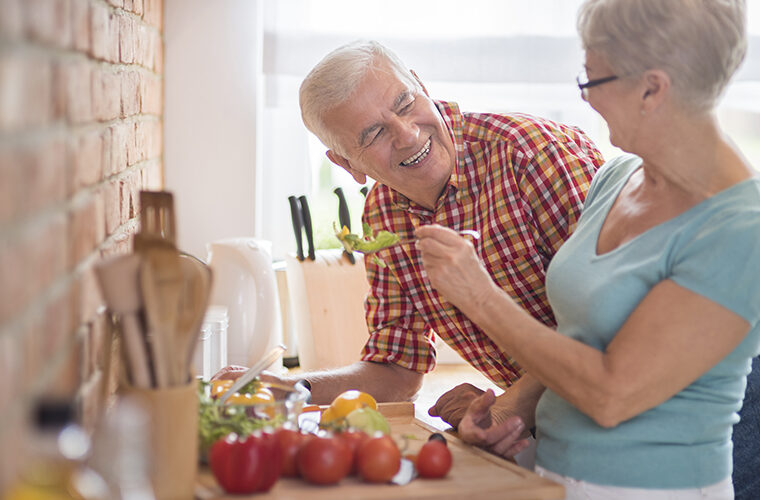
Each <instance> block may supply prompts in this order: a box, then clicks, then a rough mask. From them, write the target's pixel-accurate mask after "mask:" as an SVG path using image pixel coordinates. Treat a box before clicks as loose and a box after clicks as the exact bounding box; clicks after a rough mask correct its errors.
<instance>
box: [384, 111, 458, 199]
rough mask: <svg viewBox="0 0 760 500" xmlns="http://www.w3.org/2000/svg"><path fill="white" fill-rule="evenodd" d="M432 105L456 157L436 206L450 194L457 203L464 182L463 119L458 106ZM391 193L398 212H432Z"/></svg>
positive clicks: (399, 194) (395, 193) (393, 192)
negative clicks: (449, 139) (443, 126)
mask: <svg viewBox="0 0 760 500" xmlns="http://www.w3.org/2000/svg"><path fill="white" fill-rule="evenodd" d="M433 103H434V104H435V105H436V107H437V108H438V112H439V113H441V117H443V122H444V123H445V124H446V129H447V130H448V131H449V137H450V138H451V140H452V141H453V142H454V149H455V151H456V155H457V157H456V163H455V165H454V169H453V171H452V172H451V177H450V178H449V182H448V184H447V185H446V188H445V189H444V190H443V193H442V194H441V196H440V197H439V198H438V203H437V204H436V205H438V204H440V203H441V200H445V199H446V198H448V197H449V196H451V194H452V193H455V195H456V199H457V201H459V200H460V198H461V196H463V195H462V194H461V193H460V192H459V186H460V184H462V182H464V179H463V176H464V172H463V169H462V165H463V164H464V150H465V148H464V137H463V136H464V134H463V132H462V130H463V126H464V117H463V116H462V113H461V112H460V111H459V105H457V104H456V103H454V102H445V101H435V100H434V101H433ZM460 179H461V180H460ZM391 193H392V198H391V203H392V204H393V205H394V206H395V207H396V208H398V209H400V210H409V211H411V212H412V213H420V214H429V213H431V212H432V211H431V210H428V209H427V208H425V207H423V206H420V205H418V204H417V203H415V202H414V201H413V200H410V199H409V198H407V197H406V196H404V195H403V194H401V193H399V192H398V191H396V190H391Z"/></svg>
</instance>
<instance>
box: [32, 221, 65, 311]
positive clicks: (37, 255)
mask: <svg viewBox="0 0 760 500" xmlns="http://www.w3.org/2000/svg"><path fill="white" fill-rule="evenodd" d="M66 229H67V226H66V217H65V216H64V215H63V214H57V215H55V216H53V217H52V218H51V219H50V220H49V221H47V222H46V223H45V224H43V225H41V226H40V227H39V228H38V229H35V230H34V231H31V233H30V234H29V239H28V241H27V250H26V256H25V259H26V261H27V266H28V268H27V280H28V282H27V286H29V287H30V291H31V294H32V296H35V297H36V296H38V295H40V294H41V293H42V292H43V291H44V290H46V289H48V288H49V287H50V286H51V285H52V284H53V283H54V282H55V281H56V280H57V279H58V278H60V277H61V276H63V275H64V274H65V272H66V264H67V262H66V261H67V258H66Z"/></svg>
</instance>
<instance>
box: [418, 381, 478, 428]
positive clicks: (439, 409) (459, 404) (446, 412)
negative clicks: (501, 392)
mask: <svg viewBox="0 0 760 500" xmlns="http://www.w3.org/2000/svg"><path fill="white" fill-rule="evenodd" d="M481 394H483V390H482V389H479V388H477V387H475V386H474V385H472V384H467V383H464V384H459V385H458V386H456V387H454V388H453V389H451V390H449V391H447V392H446V393H444V394H443V395H442V396H441V397H440V398H438V401H436V402H435V404H434V405H433V406H432V407H430V409H428V415H430V416H431V417H440V418H441V420H443V421H444V422H446V423H448V424H449V425H450V426H452V427H458V426H459V422H461V421H462V417H464V414H465V413H466V412H467V408H469V406H470V403H472V400H473V399H475V398H476V397H478V396H480V395H481Z"/></svg>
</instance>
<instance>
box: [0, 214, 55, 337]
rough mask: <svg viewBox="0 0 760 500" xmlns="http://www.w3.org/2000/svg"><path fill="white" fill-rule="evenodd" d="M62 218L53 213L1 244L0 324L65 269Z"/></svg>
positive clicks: (26, 305)
mask: <svg viewBox="0 0 760 500" xmlns="http://www.w3.org/2000/svg"><path fill="white" fill-rule="evenodd" d="M65 238H66V227H65V218H64V217H63V216H62V215H61V216H55V217H53V218H51V219H50V220H49V221H47V222H44V223H36V224H34V225H32V226H28V227H26V228H24V229H22V230H21V231H20V232H19V233H18V234H17V235H16V236H15V237H13V238H9V239H6V240H4V241H3V242H2V243H0V276H2V277H3V279H2V286H1V287H0V324H2V323H4V322H6V321H8V320H10V319H11V318H12V317H14V316H16V315H18V314H20V313H21V312H22V311H23V310H24V309H26V308H27V307H28V306H29V304H30V303H31V301H32V300H33V298H34V297H35V296H37V295H39V294H40V293H42V292H43V291H44V290H45V289H47V288H48V287H49V286H50V285H51V284H52V283H53V281H54V280H55V279H56V278H58V277H59V276H61V275H62V274H63V273H64V272H65V269H66V255H65V253H62V252H65V244H64V242H65Z"/></svg>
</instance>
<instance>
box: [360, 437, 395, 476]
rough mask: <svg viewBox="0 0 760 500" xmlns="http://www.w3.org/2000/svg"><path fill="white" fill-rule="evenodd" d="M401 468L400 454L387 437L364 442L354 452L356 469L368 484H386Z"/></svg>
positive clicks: (391, 439)
mask: <svg viewBox="0 0 760 500" xmlns="http://www.w3.org/2000/svg"><path fill="white" fill-rule="evenodd" d="M399 467H401V452H400V451H399V449H398V446H396V443H395V442H394V441H393V438H391V437H390V436H388V435H385V436H378V437H373V438H370V439H368V440H367V441H365V442H364V443H363V444H362V445H361V446H360V447H359V449H358V450H357V452H356V468H357V470H358V471H359V475H361V477H362V479H364V480H365V481H367V482H370V483H386V482H388V481H390V480H391V478H392V477H393V476H395V475H396V473H397V472H398V469H399Z"/></svg>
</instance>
